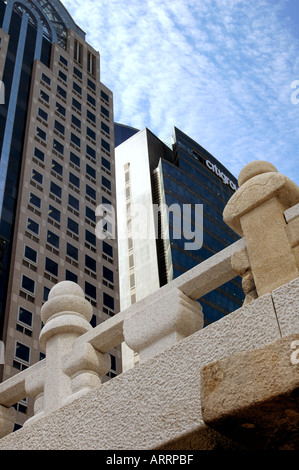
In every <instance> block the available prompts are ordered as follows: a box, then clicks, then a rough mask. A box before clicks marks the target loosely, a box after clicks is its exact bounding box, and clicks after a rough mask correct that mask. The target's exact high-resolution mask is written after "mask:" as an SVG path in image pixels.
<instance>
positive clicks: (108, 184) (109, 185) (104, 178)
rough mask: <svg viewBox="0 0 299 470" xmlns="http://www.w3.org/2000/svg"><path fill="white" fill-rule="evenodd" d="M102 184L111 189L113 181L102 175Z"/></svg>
mask: <svg viewBox="0 0 299 470" xmlns="http://www.w3.org/2000/svg"><path fill="white" fill-rule="evenodd" d="M102 185H103V186H105V188H107V189H109V191H111V182H110V181H109V180H108V179H107V178H106V177H105V176H103V175H102Z"/></svg>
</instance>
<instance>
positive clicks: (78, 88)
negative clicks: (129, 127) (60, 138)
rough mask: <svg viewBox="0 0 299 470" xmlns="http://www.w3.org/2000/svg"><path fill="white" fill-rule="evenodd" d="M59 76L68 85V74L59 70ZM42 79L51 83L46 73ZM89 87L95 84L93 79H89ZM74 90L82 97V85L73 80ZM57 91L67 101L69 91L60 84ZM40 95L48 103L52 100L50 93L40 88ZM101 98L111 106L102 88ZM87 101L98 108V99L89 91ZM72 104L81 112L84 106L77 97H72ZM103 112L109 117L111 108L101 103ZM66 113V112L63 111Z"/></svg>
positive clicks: (94, 107) (92, 106) (93, 107)
mask: <svg viewBox="0 0 299 470" xmlns="http://www.w3.org/2000/svg"><path fill="white" fill-rule="evenodd" d="M58 77H59V78H60V79H61V80H62V83H63V82H65V85H67V83H66V82H67V76H66V75H65V74H64V73H63V72H61V71H59V72H58ZM42 80H43V81H44V82H45V83H47V84H49V85H51V79H50V78H48V77H46V76H45V74H42ZM88 87H89V88H91V89H93V85H92V83H91V81H90V80H89V81H88ZM47 89H48V90H49V91H50V88H49V87H47ZM72 90H73V91H74V92H75V94H76V95H77V96H78V97H80V98H81V97H82V87H81V86H80V85H78V83H76V82H75V81H73V87H72ZM56 93H57V95H58V96H59V97H60V98H62V100H63V102H65V101H66V100H67V91H66V90H65V89H64V88H63V87H61V86H60V85H57V87H56ZM40 97H41V98H42V99H43V100H44V101H45V102H46V103H47V104H48V103H49V102H50V96H49V94H48V93H46V92H45V91H44V90H42V89H41V90H40ZM101 99H102V101H103V103H107V105H108V106H109V96H108V95H107V94H106V93H104V92H103V91H102V90H101ZM86 102H87V104H88V105H90V106H91V108H92V109H96V99H95V98H94V97H93V96H92V95H91V94H89V93H87V95H86ZM72 105H73V106H74V107H75V108H76V109H77V110H78V111H79V112H80V113H81V111H82V106H81V103H79V102H78V101H77V100H76V99H75V98H73V99H72ZM100 109H101V113H102V114H103V115H104V116H105V117H106V118H108V119H109V117H110V114H109V109H107V108H106V107H105V106H103V105H101V108H100ZM63 114H64V113H63Z"/></svg>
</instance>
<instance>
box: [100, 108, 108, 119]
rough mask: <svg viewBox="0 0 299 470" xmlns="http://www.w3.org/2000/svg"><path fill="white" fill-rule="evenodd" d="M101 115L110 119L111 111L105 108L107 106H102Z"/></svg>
mask: <svg viewBox="0 0 299 470" xmlns="http://www.w3.org/2000/svg"><path fill="white" fill-rule="evenodd" d="M101 113H102V114H104V116H106V117H107V118H109V111H108V109H106V108H105V106H101Z"/></svg>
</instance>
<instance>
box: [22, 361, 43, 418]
mask: <svg viewBox="0 0 299 470" xmlns="http://www.w3.org/2000/svg"><path fill="white" fill-rule="evenodd" d="M45 377H46V366H44V367H43V368H42V369H41V370H39V371H38V372H37V371H35V370H34V371H33V372H32V373H28V375H27V376H26V379H25V390H26V393H27V395H28V396H29V397H32V398H33V399H34V409H33V411H34V416H32V417H31V418H29V419H27V421H26V422H25V424H24V426H28V424H31V423H32V422H33V421H35V420H36V419H38V418H42V417H43V416H44V389H45Z"/></svg>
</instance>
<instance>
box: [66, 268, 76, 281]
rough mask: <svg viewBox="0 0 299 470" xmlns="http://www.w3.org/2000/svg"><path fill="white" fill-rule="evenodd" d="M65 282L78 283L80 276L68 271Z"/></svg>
mask: <svg viewBox="0 0 299 470" xmlns="http://www.w3.org/2000/svg"><path fill="white" fill-rule="evenodd" d="M65 280H66V281H73V282H76V283H77V282H78V276H76V274H74V273H73V272H71V271H69V270H68V269H66V270H65Z"/></svg>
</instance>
